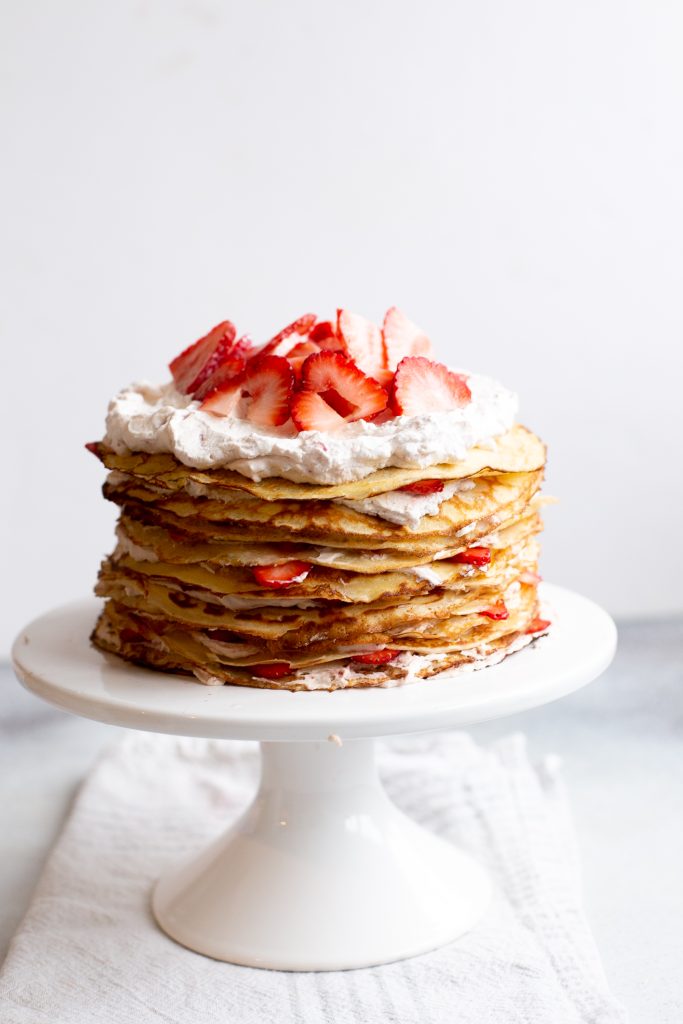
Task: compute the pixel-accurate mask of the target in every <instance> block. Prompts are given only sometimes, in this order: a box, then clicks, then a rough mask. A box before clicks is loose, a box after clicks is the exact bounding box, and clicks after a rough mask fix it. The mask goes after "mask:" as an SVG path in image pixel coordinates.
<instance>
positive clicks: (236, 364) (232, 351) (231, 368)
mask: <svg viewBox="0 0 683 1024" xmlns="http://www.w3.org/2000/svg"><path fill="white" fill-rule="evenodd" d="M251 349H252V342H251V338H250V337H249V336H248V335H246V334H245V335H244V337H242V338H240V339H239V340H238V341H236V342H234V343H233V344H232V345H230V346H225V347H224V348H222V349H221V350H220V352H219V350H218V349H217V350H216V353H215V357H212V358H211V359H210V360H209V363H210V364H211V365H212V366H213V370H212V371H211V372H210V373H209V375H208V376H207V375H206V373H205V372H204V371H205V370H206V367H205V368H204V370H202V372H201V373H200V375H199V377H200V378H201V383H200V384H199V386H198V387H197V388H196V390H195V391H194V392H193V397H194V398H195V399H196V400H197V401H198V402H203V401H204V399H205V398H206V397H207V395H210V394H211V392H212V391H216V389H217V388H220V387H222V386H223V385H224V384H227V383H228V381H230V380H232V379H233V378H234V377H236V376H237V374H238V373H241V372H242V370H243V369H244V367H245V366H246V363H247V357H248V356H249V353H250V352H251ZM216 357H217V358H216ZM219 360H220V361H219ZM209 363H207V366H208V365H209Z"/></svg>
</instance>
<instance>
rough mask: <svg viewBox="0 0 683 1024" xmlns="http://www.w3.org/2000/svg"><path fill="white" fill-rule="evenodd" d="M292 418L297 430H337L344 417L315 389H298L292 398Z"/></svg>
mask: <svg viewBox="0 0 683 1024" xmlns="http://www.w3.org/2000/svg"><path fill="white" fill-rule="evenodd" d="M292 419H293V420H294V423H295V425H296V428H297V430H299V431H301V430H339V428H340V427H342V426H343V425H344V423H345V420H344V417H343V416H340V415H339V413H338V412H335V411H334V409H333V408H332V406H330V405H328V404H327V402H326V401H325V399H324V398H321V397H320V395H316V393H315V391H298V392H297V393H296V394H295V395H294V398H293V399H292Z"/></svg>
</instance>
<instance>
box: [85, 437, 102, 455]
mask: <svg viewBox="0 0 683 1024" xmlns="http://www.w3.org/2000/svg"><path fill="white" fill-rule="evenodd" d="M84 447H85V448H87V449H88V451H89V452H92V453H93V455H96V456H97V458H98V459H99V457H100V456H99V451H100V442H99V441H86V443H85V445H84Z"/></svg>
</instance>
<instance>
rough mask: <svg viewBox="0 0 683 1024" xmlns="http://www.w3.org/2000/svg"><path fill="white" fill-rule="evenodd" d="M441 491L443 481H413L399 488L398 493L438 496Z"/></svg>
mask: <svg viewBox="0 0 683 1024" xmlns="http://www.w3.org/2000/svg"><path fill="white" fill-rule="evenodd" d="M442 490H443V480H415V482H414V483H412V484H405V486H404V487H399V491H408V493H409V494H439V493H440V492H441V491H442Z"/></svg>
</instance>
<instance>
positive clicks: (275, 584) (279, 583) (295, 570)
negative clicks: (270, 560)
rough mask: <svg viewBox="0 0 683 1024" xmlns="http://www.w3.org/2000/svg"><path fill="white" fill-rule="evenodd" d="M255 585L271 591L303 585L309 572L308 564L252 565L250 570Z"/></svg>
mask: <svg viewBox="0 0 683 1024" xmlns="http://www.w3.org/2000/svg"><path fill="white" fill-rule="evenodd" d="M251 571H252V572H253V574H254V578H255V580H256V582H257V583H260V584H261V586H262V587H269V588H270V589H271V590H280V589H281V588H282V587H291V585H292V584H293V583H303V581H304V580H305V579H306V577H307V576H308V574H309V572H310V571H311V566H310V563H309V562H280V563H278V564H277V565H254V566H252V570H251Z"/></svg>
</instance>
